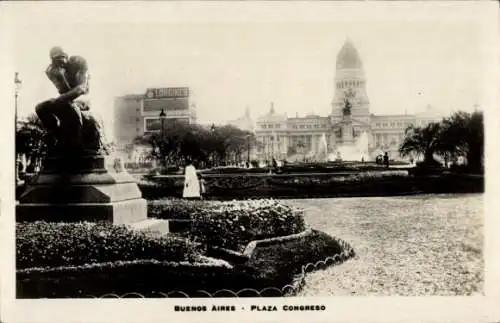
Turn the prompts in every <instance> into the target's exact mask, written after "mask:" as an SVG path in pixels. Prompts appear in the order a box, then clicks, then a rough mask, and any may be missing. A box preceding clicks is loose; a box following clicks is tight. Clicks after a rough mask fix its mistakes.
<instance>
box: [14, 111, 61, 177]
mask: <svg viewBox="0 0 500 323" xmlns="http://www.w3.org/2000/svg"><path fill="white" fill-rule="evenodd" d="M20 123H21V126H20V127H19V128H18V129H16V138H15V140H16V153H17V154H21V155H25V156H26V159H27V160H28V165H27V167H26V171H27V172H33V171H34V170H35V167H36V166H40V165H41V164H42V162H43V159H44V158H45V157H46V156H47V154H48V150H49V148H50V147H52V146H53V142H52V141H51V140H50V138H49V137H48V135H47V132H46V131H45V130H44V129H43V127H42V123H41V121H40V119H39V118H38V116H37V115H35V114H31V115H29V116H28V117H27V120H26V121H23V122H20Z"/></svg>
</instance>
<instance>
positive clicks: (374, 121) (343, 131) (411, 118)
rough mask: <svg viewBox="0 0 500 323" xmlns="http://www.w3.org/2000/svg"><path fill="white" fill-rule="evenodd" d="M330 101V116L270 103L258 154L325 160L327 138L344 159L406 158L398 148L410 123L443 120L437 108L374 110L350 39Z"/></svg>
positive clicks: (259, 126)
mask: <svg viewBox="0 0 500 323" xmlns="http://www.w3.org/2000/svg"><path fill="white" fill-rule="evenodd" d="M331 106H332V110H331V114H330V116H327V117H323V116H318V115H315V114H313V113H310V114H308V115H307V116H305V117H299V116H296V117H294V118H289V117H286V115H283V114H276V111H275V108H274V106H271V109H270V111H269V113H267V114H266V115H263V116H261V117H260V118H258V119H257V122H256V125H255V133H256V137H257V141H258V142H259V144H258V145H257V147H256V148H257V157H258V158H259V159H260V160H266V159H267V160H269V159H271V158H276V159H287V160H289V161H294V160H304V159H306V160H319V159H323V160H324V157H321V158H315V157H316V156H319V155H318V147H322V146H323V147H324V146H325V145H324V142H325V138H326V143H327V145H326V146H327V150H328V153H329V154H330V156H338V155H339V154H344V156H343V157H342V159H350V160H361V159H363V160H374V159H375V157H376V156H377V155H379V154H383V153H385V152H387V153H388V154H389V157H390V158H391V159H396V160H397V159H401V157H400V156H399V152H398V148H399V145H400V143H401V141H402V139H403V137H404V131H405V129H406V128H407V127H408V126H409V125H410V124H414V125H418V126H421V125H424V124H426V123H429V122H433V121H439V120H440V119H441V117H440V116H439V115H437V114H436V113H435V111H433V110H432V108H428V109H427V111H426V112H424V113H423V114H418V115H415V114H414V115H408V114H404V115H374V114H371V113H370V100H369V97H368V93H367V80H366V77H365V71H364V68H363V61H362V60H361V57H360V55H359V52H358V50H357V49H356V47H355V46H354V44H353V42H352V41H351V40H349V39H347V40H346V41H345V43H344V44H343V46H342V48H341V49H340V51H339V52H338V54H337V61H336V71H335V82H334V89H333V100H332V102H331Z"/></svg>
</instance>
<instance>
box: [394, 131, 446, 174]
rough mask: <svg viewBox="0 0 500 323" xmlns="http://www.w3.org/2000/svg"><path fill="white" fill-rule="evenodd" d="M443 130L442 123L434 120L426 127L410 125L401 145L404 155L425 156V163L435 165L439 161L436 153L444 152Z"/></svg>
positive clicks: (400, 150) (400, 152) (401, 153)
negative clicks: (435, 156) (435, 155)
mask: <svg viewBox="0 0 500 323" xmlns="http://www.w3.org/2000/svg"><path fill="white" fill-rule="evenodd" d="M441 131H442V125H441V123H437V122H432V123H429V124H428V125H426V126H425V127H415V126H413V125H412V126H409V127H408V128H407V129H406V130H405V138H404V139H403V142H402V143H401V145H400V147H399V154H400V155H401V156H402V157H408V156H415V157H419V156H423V157H424V160H423V165H433V164H434V165H435V164H438V162H437V161H436V160H435V159H434V154H440V155H441V154H442V153H443V150H442V143H441V140H440V136H441Z"/></svg>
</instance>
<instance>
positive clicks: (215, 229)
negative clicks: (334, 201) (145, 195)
mask: <svg viewBox="0 0 500 323" xmlns="http://www.w3.org/2000/svg"><path fill="white" fill-rule="evenodd" d="M148 217H153V218H162V219H175V220H191V223H192V225H191V226H190V227H189V228H188V229H187V230H186V232H184V233H183V234H184V235H185V236H186V237H188V238H190V239H192V240H196V241H197V242H200V243H203V244H205V245H210V246H217V247H222V248H227V249H231V250H234V251H238V252H242V251H243V250H244V248H245V247H246V246H247V244H248V243H250V242H251V241H253V240H260V239H267V238H274V237H280V236H286V235H290V234H296V233H299V232H302V231H304V229H305V222H304V219H303V217H302V213H301V211H300V209H296V208H291V207H289V206H287V205H285V204H282V203H278V202H277V201H275V200H269V199H262V200H246V201H227V202H221V201H186V200H180V199H161V200H155V201H150V202H149V203H148Z"/></svg>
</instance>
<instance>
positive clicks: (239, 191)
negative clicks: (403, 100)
mask: <svg viewBox="0 0 500 323" xmlns="http://www.w3.org/2000/svg"><path fill="white" fill-rule="evenodd" d="M405 173H406V171H404V170H399V171H383V172H360V173H353V174H345V175H343V174H321V175H320V174H315V175H307V174H306V175H294V176H287V175H257V174H255V175H234V176H228V175H227V176H220V177H218V176H205V177H204V179H205V187H206V190H207V191H206V194H205V195H204V197H205V198H208V199H210V198H214V199H215V198H216V199H248V198H269V197H271V198H312V197H344V196H383V195H387V196H391V195H407V194H421V193H422V194H435V193H480V192H484V176H480V175H462V174H453V173H450V174H441V175H433V176H408V175H406V174H405ZM155 180H156V181H158V182H153V181H141V182H140V183H139V187H140V189H141V191H142V193H143V196H144V197H145V198H147V199H159V198H165V197H181V196H182V187H183V186H182V183H183V179H182V177H180V176H178V177H163V178H158V179H155Z"/></svg>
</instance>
